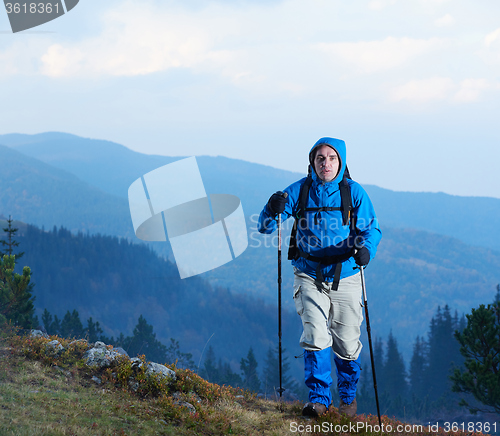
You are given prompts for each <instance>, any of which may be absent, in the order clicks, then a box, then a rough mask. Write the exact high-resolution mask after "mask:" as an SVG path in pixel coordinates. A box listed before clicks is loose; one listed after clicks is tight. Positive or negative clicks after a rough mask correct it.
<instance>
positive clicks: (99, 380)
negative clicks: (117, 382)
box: [92, 376, 102, 385]
mask: <svg viewBox="0 0 500 436" xmlns="http://www.w3.org/2000/svg"><path fill="white" fill-rule="evenodd" d="M92 380H93V381H94V382H96V383H97V384H98V385H100V384H101V383H102V381H101V379H100V378H99V377H96V376H94V377H92Z"/></svg>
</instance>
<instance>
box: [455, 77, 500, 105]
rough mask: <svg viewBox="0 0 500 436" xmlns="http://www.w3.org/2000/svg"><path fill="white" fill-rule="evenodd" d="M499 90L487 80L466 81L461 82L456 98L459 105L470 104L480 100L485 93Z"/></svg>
mask: <svg viewBox="0 0 500 436" xmlns="http://www.w3.org/2000/svg"><path fill="white" fill-rule="evenodd" d="M492 88H498V87H497V86H495V85H492V84H491V83H490V82H488V81H487V80H486V79H466V80H462V82H460V87H459V89H458V91H457V92H456V94H455V96H454V100H455V101H457V102H459V103H470V102H474V101H477V100H479V98H480V97H481V94H482V93H483V91H486V90H488V89H492Z"/></svg>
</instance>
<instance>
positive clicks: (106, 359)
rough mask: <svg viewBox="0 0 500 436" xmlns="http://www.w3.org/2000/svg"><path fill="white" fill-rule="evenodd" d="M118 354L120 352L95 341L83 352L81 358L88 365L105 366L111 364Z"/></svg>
mask: <svg viewBox="0 0 500 436" xmlns="http://www.w3.org/2000/svg"><path fill="white" fill-rule="evenodd" d="M120 356H121V354H120V353H117V352H116V351H114V350H111V351H110V350H108V349H107V348H106V344H104V343H103V342H96V343H95V344H94V347H93V348H91V349H90V350H87V351H86V352H85V354H84V355H83V360H84V361H85V363H86V364H87V365H88V366H91V367H98V368H107V367H109V366H111V365H113V364H114V363H115V362H116V360H117V359H118V358H119V357H120Z"/></svg>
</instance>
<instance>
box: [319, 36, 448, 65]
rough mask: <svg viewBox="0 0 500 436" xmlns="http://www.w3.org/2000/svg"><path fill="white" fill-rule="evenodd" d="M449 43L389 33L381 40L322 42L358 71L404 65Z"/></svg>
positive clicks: (324, 48) (339, 62)
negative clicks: (389, 35)
mask: <svg viewBox="0 0 500 436" xmlns="http://www.w3.org/2000/svg"><path fill="white" fill-rule="evenodd" d="M446 46H447V42H446V41H445V40H442V39H439V38H431V39H411V38H394V37H387V38H385V39H384V40H381V41H361V42H339V43H320V44H317V45H316V48H317V49H318V50H321V51H323V52H325V53H327V54H328V55H329V56H330V57H331V58H332V59H333V60H334V61H335V62H336V63H337V65H342V64H347V65H348V66H351V67H353V68H354V70H355V72H356V73H358V74H372V73H377V72H380V71H386V70H391V69H393V68H396V67H400V66H402V65H404V64H406V63H408V62H409V61H411V60H413V59H415V58H416V57H418V56H421V55H424V54H426V53H429V52H431V51H433V50H438V49H442V48H444V47H446Z"/></svg>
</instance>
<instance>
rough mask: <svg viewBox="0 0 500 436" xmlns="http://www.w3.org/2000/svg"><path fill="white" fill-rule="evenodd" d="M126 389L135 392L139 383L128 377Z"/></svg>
mask: <svg viewBox="0 0 500 436" xmlns="http://www.w3.org/2000/svg"><path fill="white" fill-rule="evenodd" d="M128 387H129V388H130V389H131V390H133V391H134V392H137V390H138V389H139V382H138V381H137V380H134V379H133V378H132V377H130V378H129V379H128Z"/></svg>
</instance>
